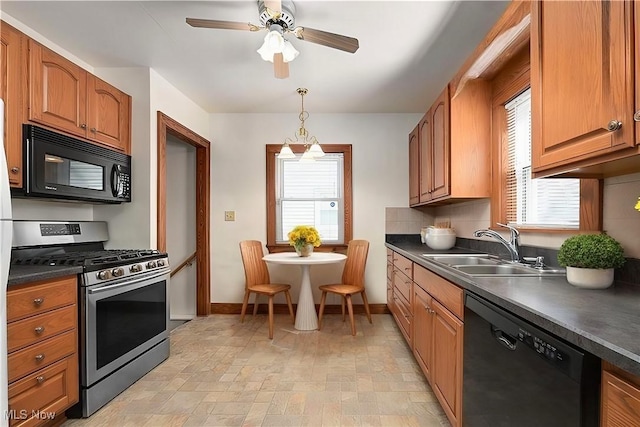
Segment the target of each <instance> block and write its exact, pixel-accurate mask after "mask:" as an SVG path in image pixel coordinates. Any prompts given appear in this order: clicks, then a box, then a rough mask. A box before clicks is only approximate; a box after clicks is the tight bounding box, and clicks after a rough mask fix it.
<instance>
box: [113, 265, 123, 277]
mask: <svg viewBox="0 0 640 427" xmlns="http://www.w3.org/2000/svg"><path fill="white" fill-rule="evenodd" d="M111 275H112V276H113V277H120V276H123V275H124V268H122V267H119V268H114V269H113V270H111Z"/></svg>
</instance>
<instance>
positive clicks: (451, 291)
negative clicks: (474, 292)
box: [414, 265, 464, 319]
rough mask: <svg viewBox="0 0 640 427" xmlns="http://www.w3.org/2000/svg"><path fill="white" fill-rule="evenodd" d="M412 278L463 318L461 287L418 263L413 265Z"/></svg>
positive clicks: (462, 293)
mask: <svg viewBox="0 0 640 427" xmlns="http://www.w3.org/2000/svg"><path fill="white" fill-rule="evenodd" d="M414 278H415V283H416V284H417V285H418V286H420V287H421V288H422V289H423V290H425V291H426V292H428V293H429V294H431V296H432V297H434V298H435V299H437V300H438V301H440V303H441V304H442V305H444V306H445V307H446V308H447V309H448V310H449V311H451V312H452V313H453V314H455V315H456V316H457V317H458V318H459V319H462V318H463V315H464V292H463V291H462V289H461V288H459V287H457V286H456V285H454V284H453V283H451V282H449V281H448V280H446V279H443V278H442V277H440V276H438V275H437V274H434V273H432V272H430V271H429V270H427V269H426V268H424V267H422V266H420V265H416V266H415V267H414Z"/></svg>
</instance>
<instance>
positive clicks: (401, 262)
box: [393, 254, 413, 280]
mask: <svg viewBox="0 0 640 427" xmlns="http://www.w3.org/2000/svg"><path fill="white" fill-rule="evenodd" d="M393 265H394V266H395V267H396V270H400V271H401V272H402V273H404V274H406V275H407V277H409V279H412V280H413V262H412V261H409V260H408V259H406V258H405V257H403V256H401V255H398V254H393Z"/></svg>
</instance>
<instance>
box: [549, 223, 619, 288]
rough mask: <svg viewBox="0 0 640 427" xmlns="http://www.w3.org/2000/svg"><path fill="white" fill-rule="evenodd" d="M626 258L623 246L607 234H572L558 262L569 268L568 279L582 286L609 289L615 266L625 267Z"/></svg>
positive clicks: (561, 249) (561, 248)
mask: <svg viewBox="0 0 640 427" xmlns="http://www.w3.org/2000/svg"><path fill="white" fill-rule="evenodd" d="M624 261H625V259H624V250H623V249H622V246H621V245H620V243H619V242H618V241H617V240H616V239H614V238H613V237H611V236H608V235H606V234H579V235H576V236H572V237H569V238H568V239H567V240H565V241H564V242H563V243H562V246H560V250H559V251H558V262H559V263H560V265H561V266H563V267H566V268H567V281H568V282H569V283H571V284H572V285H574V286H577V287H581V288H589V289H605V288H608V287H609V286H611V284H612V283H613V272H614V269H615V268H619V267H622V265H623V264H624Z"/></svg>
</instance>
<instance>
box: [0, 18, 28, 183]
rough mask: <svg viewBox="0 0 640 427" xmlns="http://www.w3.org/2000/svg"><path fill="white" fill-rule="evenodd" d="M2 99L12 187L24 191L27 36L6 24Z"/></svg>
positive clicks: (0, 63) (1, 47)
mask: <svg viewBox="0 0 640 427" xmlns="http://www.w3.org/2000/svg"><path fill="white" fill-rule="evenodd" d="M0 33H1V34H2V37H1V39H2V42H1V43H0V76H1V77H0V98H2V99H3V100H4V117H2V118H0V119H1V120H4V150H5V154H6V157H7V167H8V168H9V183H10V185H11V186H12V187H22V111H23V110H22V108H23V97H22V93H23V91H22V89H23V85H22V59H23V58H24V56H23V55H25V54H26V50H25V49H26V45H25V43H26V42H25V37H24V35H23V34H22V33H21V32H19V31H18V30H16V29H15V28H13V27H11V26H10V25H7V24H5V23H4V22H2V25H0Z"/></svg>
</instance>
